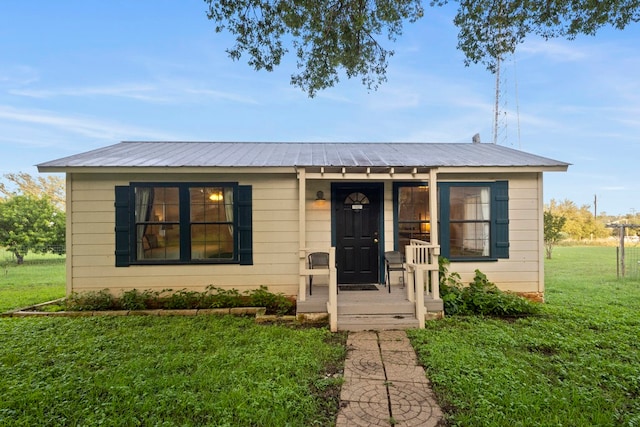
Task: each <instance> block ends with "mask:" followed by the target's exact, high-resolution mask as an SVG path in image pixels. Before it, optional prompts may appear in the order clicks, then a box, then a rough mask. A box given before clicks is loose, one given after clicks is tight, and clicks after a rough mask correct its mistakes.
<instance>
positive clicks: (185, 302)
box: [162, 289, 211, 309]
mask: <svg viewBox="0 0 640 427" xmlns="http://www.w3.org/2000/svg"><path fill="white" fill-rule="evenodd" d="M168 291H171V289H168ZM208 296H209V294H208V293H207V292H204V293H201V292H196V291H187V290H186V289H182V290H179V291H177V292H174V293H172V294H170V295H169V296H168V297H165V298H164V299H163V300H162V306H163V307H164V308H168V309H189V308H208V307H210V306H211V305H210V303H209V302H208V298H207V297H208Z"/></svg>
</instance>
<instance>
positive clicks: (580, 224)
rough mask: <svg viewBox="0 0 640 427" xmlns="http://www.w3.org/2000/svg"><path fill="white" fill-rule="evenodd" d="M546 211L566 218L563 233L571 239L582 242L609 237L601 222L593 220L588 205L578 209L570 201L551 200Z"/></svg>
mask: <svg viewBox="0 0 640 427" xmlns="http://www.w3.org/2000/svg"><path fill="white" fill-rule="evenodd" d="M548 210H549V211H551V212H553V213H555V214H556V215H562V216H564V217H565V218H566V223H565V224H564V227H563V231H564V232H565V233H566V234H568V235H569V236H570V237H571V238H572V239H575V240H584V239H591V238H602V237H608V236H610V235H611V231H610V230H608V229H607V228H605V226H604V224H603V223H602V222H601V221H597V220H596V218H594V216H593V213H592V211H591V207H590V206H589V205H582V206H580V207H578V206H577V205H576V204H575V203H574V202H572V201H571V200H567V199H565V200H563V201H561V202H557V201H556V200H554V199H552V200H551V201H550V202H549V206H548Z"/></svg>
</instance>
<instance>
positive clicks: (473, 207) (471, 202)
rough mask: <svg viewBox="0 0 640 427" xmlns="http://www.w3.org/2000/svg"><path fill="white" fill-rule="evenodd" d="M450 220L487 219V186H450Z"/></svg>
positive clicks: (488, 213)
mask: <svg viewBox="0 0 640 427" xmlns="http://www.w3.org/2000/svg"><path fill="white" fill-rule="evenodd" d="M449 203H450V217H449V218H450V219H451V220H452V221H478V220H480V221H488V220H489V215H490V212H489V187H451V193H450V202H449Z"/></svg>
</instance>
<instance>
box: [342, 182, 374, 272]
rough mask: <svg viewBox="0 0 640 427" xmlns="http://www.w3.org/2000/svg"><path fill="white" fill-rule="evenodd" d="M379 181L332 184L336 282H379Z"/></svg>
mask: <svg viewBox="0 0 640 427" xmlns="http://www.w3.org/2000/svg"><path fill="white" fill-rule="evenodd" d="M382 189H383V187H382V184H341V185H339V184H336V185H335V186H334V188H333V200H334V201H335V203H334V207H333V209H334V225H335V230H336V234H335V237H336V242H335V246H336V263H337V264H338V266H337V270H338V283H339V284H361V283H379V260H380V253H379V249H378V248H379V240H380V199H381V194H382Z"/></svg>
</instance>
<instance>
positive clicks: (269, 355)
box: [0, 316, 345, 426]
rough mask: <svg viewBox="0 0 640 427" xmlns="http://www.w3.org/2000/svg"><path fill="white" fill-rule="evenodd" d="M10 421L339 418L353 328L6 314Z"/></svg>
mask: <svg viewBox="0 0 640 427" xmlns="http://www.w3.org/2000/svg"><path fill="white" fill-rule="evenodd" d="M0 337H1V340H2V343H3V345H2V347H1V348H0V396H2V398H1V399H0V425H2V426H32V425H48V426H56V425H59V426H76V425H109V426H139V425H147V426H155V425H163V426H205V425H212V426H213V425H215V426H312V425H319V426H325V425H331V424H332V423H333V422H334V417H335V414H336V412H337V408H338V400H337V393H338V391H339V386H340V384H341V380H340V378H339V377H334V376H333V375H332V374H333V373H335V371H336V369H339V368H340V367H341V366H342V360H343V358H344V353H345V350H344V338H345V335H344V334H331V333H330V332H329V331H328V330H327V329H324V328H323V329H313V328H309V329H295V328H291V327H288V326H279V325H269V326H261V325H256V324H255V321H254V320H253V319H251V318H235V317H215V316H194V317H157V316H154V317H145V316H139V317H89V318H4V319H0Z"/></svg>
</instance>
